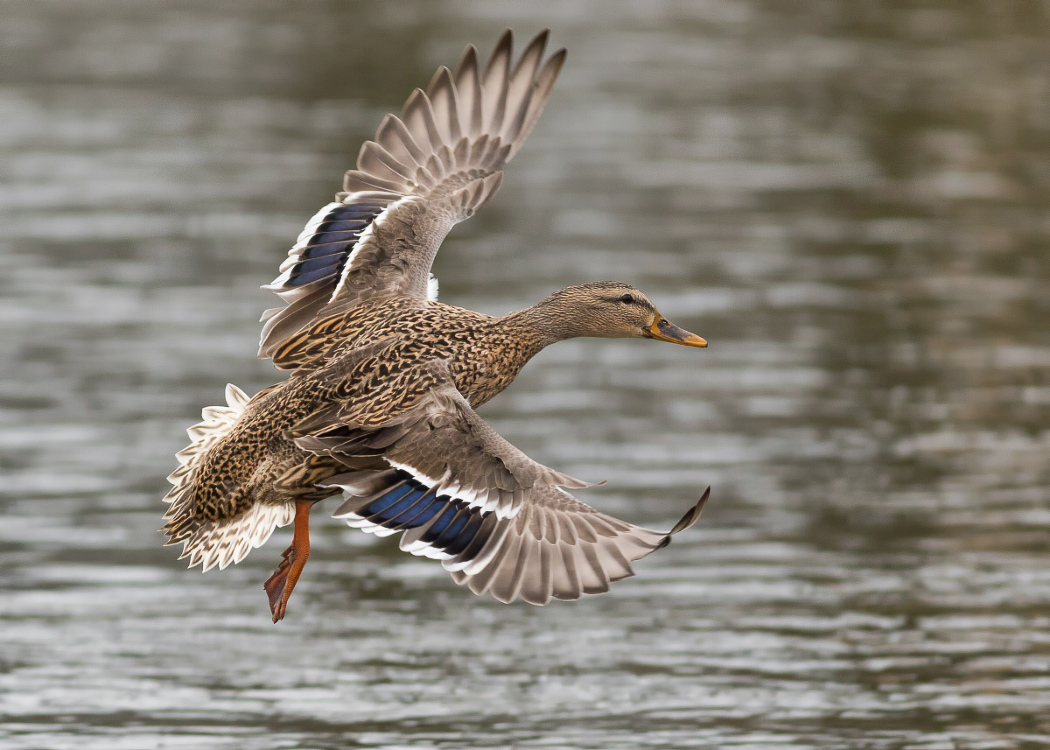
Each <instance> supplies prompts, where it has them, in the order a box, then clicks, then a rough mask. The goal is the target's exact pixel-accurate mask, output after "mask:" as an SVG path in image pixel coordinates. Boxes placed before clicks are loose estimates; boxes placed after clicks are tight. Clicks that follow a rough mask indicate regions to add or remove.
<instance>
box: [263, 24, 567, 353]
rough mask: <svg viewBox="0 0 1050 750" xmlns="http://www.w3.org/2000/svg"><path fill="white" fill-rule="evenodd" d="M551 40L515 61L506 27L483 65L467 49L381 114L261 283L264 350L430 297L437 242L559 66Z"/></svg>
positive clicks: (498, 175) (484, 197)
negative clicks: (392, 299) (390, 303)
mask: <svg viewBox="0 0 1050 750" xmlns="http://www.w3.org/2000/svg"><path fill="white" fill-rule="evenodd" d="M548 36H549V31H546V30H545V31H543V32H542V33H540V34H539V35H538V36H537V37H536V38H535V39H533V40H532V41H531V42H530V43H529V45H528V46H527V47H526V49H525V51H524V52H523V53H522V55H521V57H520V58H519V59H518V61H517V63H516V64H514V65H512V54H511V48H512V43H513V36H512V34H511V32H510V30H509V29H508V30H507V31H506V32H504V33H503V35H502V36H501V37H500V39H499V42H498V43H497V44H496V47H495V49H494V50H493V52H492V56H491V58H490V59H489V63H488V65H487V67H486V68H485V70H484V72H482V71H481V70H480V68H479V64H478V53H477V50H476V49H475V48H474V47H473V46H470V47H467V49H466V52H464V54H463V58H462V60H461V61H460V63H459V67H458V68H457V69H456V72H455V73H452V72H450V71H449V70H448V68H445V67H441V68H439V69H438V71H437V73H435V74H434V77H433V79H432V80H431V82H430V85H429V86H428V87H427V90H426V91H423V90H421V89H416V90H415V91H414V92H412V95H411V96H410V97H409V98H408V101H407V102H406V103H405V106H404V108H403V109H402V111H401V116H400V117H396V116H394V115H392V114H389V115H387V116H386V117H385V118H384V119H383V122H382V124H381V125H380V126H379V130H378V131H377V132H376V136H375V140H374V141H367V142H366V143H365V144H364V145H363V146H362V147H361V152H360V154H359V155H358V158H357V169H353V170H350V171H349V172H347V173H346V177H345V179H344V182H343V190H344V192H341V193H339V194H338V195H336V200H335V202H333V203H329V204H328V205H327V206H325V207H324V208H322V209H321V210H320V211H319V212H318V213H317V214H316V215H315V216H314V217H313V218H312V219H310V221H309V222H308V223H307V225H306V228H305V229H303V231H302V234H300V235H299V239H298V240H297V241H296V243H295V246H294V247H293V248H292V249H291V250H290V251H289V253H288V258H287V259H286V260H285V261H284V263H283V264H282V265H281V269H280V271H281V273H280V275H279V276H278V277H277V278H276V279H274V281H273V282H272V283H270V284H268V285H267V286H265V287H263V288H264V289H271V290H273V291H274V292H276V293H277V294H278V295H279V296H280V297H281V298H282V299H283V300H284V302H285V306H284V307H277V308H273V309H271V310H267V311H266V312H265V313H263V318H262V319H263V321H264V322H265V324H264V326H263V330H262V336H261V340H260V346H259V356H260V357H262V358H269V357H272V356H273V355H274V352H275V351H276V350H277V349H278V348H279V347H280V346H281V344H282V343H283V342H284V341H286V340H287V339H288V338H289V337H290V336H292V335H293V334H295V333H296V332H298V331H301V330H302V329H303V328H304V327H306V326H308V325H309V324H310V323H311V322H312V321H315V320H317V319H318V318H319V317H324V316H327V315H329V314H331V313H332V312H335V311H338V310H342V309H346V308H349V307H352V306H353V305H355V304H357V303H358V302H360V301H362V300H364V299H369V298H373V297H383V296H404V297H408V298H413V299H418V300H419V302H420V303H421V304H422V303H424V302H425V301H426V300H427V299H428V298H436V291H437V287H436V283H433V281H434V280H432V279H431V277H430V267H431V264H432V263H433V261H434V256H435V255H436V254H437V251H438V248H439V246H440V245H441V242H442V240H443V239H444V238H445V235H447V234H448V232H449V231H450V230H451V229H452V227H453V226H454V225H455V224H457V223H458V222H460V221H463V220H464V219H466V218H468V217H470V216H471V215H473V213H474V212H475V211H476V210H477V209H478V208H480V207H481V206H482V205H484V203H485V202H486V201H488V200H489V198H491V197H492V196H493V195H494V194H495V193H496V191H497V190H498V189H499V185H500V182H501V180H502V178H503V166H504V165H505V164H506V163H507V162H508V161H509V160H510V159H511V157H513V156H514V154H515V153H516V152H517V151H518V149H520V148H521V146H522V144H523V143H524V142H525V139H526V137H527V136H528V134H529V132H530V131H531V130H532V128H533V126H534V125H535V124H536V121H537V120H538V119H539V116H540V114H541V113H542V111H543V107H544V105H545V104H546V102H547V97H548V96H549V94H550V91H551V88H552V87H553V86H554V81H555V79H556V78H557V77H558V73H559V71H560V70H561V66H562V63H563V62H564V60H565V50H564V49H561V50H558V51H557V52H555V53H554V54H553V55H551V56H550V57H549V58H547V60H546V62H544V61H543V54H544V50H545V48H546V45H547V38H548Z"/></svg>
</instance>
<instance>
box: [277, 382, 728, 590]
mask: <svg viewBox="0 0 1050 750" xmlns="http://www.w3.org/2000/svg"><path fill="white" fill-rule="evenodd" d="M322 422H323V420H321V421H319V420H317V419H312V420H308V421H307V422H306V423H304V424H303V425H302V426H301V427H300V428H297V429H296V430H294V431H293V435H298V438H297V440H296V443H297V444H298V445H299V446H300V447H301V448H304V449H306V450H309V451H312V452H315V453H320V454H324V455H329V456H333V457H335V458H338V459H340V460H342V461H344V462H345V463H347V464H348V465H357V466H360V465H362V462H367V461H369V460H370V457H371V460H372V461H373V466H374V467H375V468H372V469H368V470H364V471H354V472H350V473H347V474H343V475H340V476H337V477H335V478H333V479H332V480H330V482H329V483H328V484H329V486H332V487H339V488H341V489H342V490H343V491H344V493H345V494H344V497H345V498H346V500H345V502H344V503H343V504H342V505H341V506H340V507H339V509H338V510H337V511H336V513H335V516H336V517H338V518H344V519H346V522H347V524H348V525H350V526H352V527H356V528H360V529H363V530H365V531H369V532H371V533H374V534H378V535H380V536H386V535H389V534H394V533H397V532H399V531H400V532H403V536H402V537H401V542H400V546H401V549H403V550H405V551H407V552H411V553H412V554H414V555H423V556H426V557H432V558H436V559H439V560H441V561H442V565H443V566H444V567H445V569H446V570H448V571H449V572H450V573H451V574H452V577H453V579H454V580H455V581H456V582H457V583H460V584H466V585H467V586H469V587H470V589H471V591H473V592H474V593H476V594H485V593H489V594H492V596H494V597H495V598H496V599H498V600H500V601H503V602H511V601H514V600H515V599H517V598H519V597H520V598H521V599H523V600H525V601H527V602H529V603H530V604H538V605H543V604H547V603H548V602H549V601H550V600H551V599H552V598H555V599H578V598H579V597H580V596H581V595H582V594H596V593H600V592H603V591H606V590H608V588H609V583H610V582H612V581H617V580H620V579H621V578H626V577H627V576H630V575H633V571H632V570H631V562H633V561H635V560H638V559H640V558H642V557H645V556H646V555H648V554H650V553H651V552H653V551H654V550H656V549H659V548H661V547H663V546H665V545H666V544H667V543H668V542H669V541H670V537H671V535H672V534H675V533H677V532H679V531H681V530H683V529H686V528H688V527H690V526H692V525H693V524H694V523H695V522H696V520H697V519H698V518H699V517H700V511H701V510H702V509H703V506H704V503H705V502H706V501H707V498H708V494H709V492H710V490H708V492H705V493H704V496H703V497H702V498H701V499H700V501H699V502H698V503H697V504H696V505H695V506H694V507H692V508H691V509H690V510H689V511H688V512H687V513H686V514H685V516H684V517H683V518H682V520H681V521H679V523H678V524H677V525H676V526H675V527H674V528H673V529H671V531H669V532H663V531H653V530H652V529H646V528H641V527H639V526H634V525H633V524H629V523H626V522H624V521H621V520H619V519H616V518H613V517H611V516H608V515H605V514H603V513H599V512H598V511H596V510H594V509H593V508H591V507H589V506H587V505H585V504H583V503H581V502H580V501H579V500H577V499H576V498H574V497H573V496H572V495H570V494H569V493H568V492H566V491H565V490H564V489H563V488H565V487H568V488H579V487H586V486H587V484H586V483H584V482H581V481H579V480H577V479H573V478H571V477H568V476H566V475H564V474H561V473H560V472H557V471H555V470H553V469H550V468H548V467H546V466H543V465H542V464H539V463H537V462H535V461H533V460H532V459H530V458H529V457H528V456H526V455H525V454H524V453H522V452H521V451H520V450H518V449H517V448H515V447H514V446H513V445H511V444H510V443H508V442H507V441H506V440H504V439H503V438H502V437H500V436H499V435H498V434H496V432H495V431H493V430H492V428H491V427H489V426H488V425H487V424H486V423H485V422H484V421H483V420H482V419H481V418H480V417H479V416H478V415H477V414H476V413H475V412H474V411H473V410H472V409H471V408H470V405H469V404H468V403H467V402H466V400H465V399H464V398H463V397H462V396H461V395H460V393H459V392H458V391H457V390H456V389H455V388H454V387H453V386H452V385H451V384H449V383H445V384H443V385H440V386H438V387H436V388H435V389H434V390H432V391H431V392H430V393H429V394H428V395H427V396H426V397H425V398H424V399H423V400H422V401H420V402H419V403H418V404H417V405H416V406H415V407H414V408H412V409H410V410H408V411H406V412H404V413H402V414H401V415H399V416H398V417H395V418H394V419H392V420H390V421H389V422H386V423H385V424H383V425H380V426H373V427H363V426H360V425H357V424H352V423H338V424H330V423H329V424H328V425H327V426H326V425H324V424H323V423H322Z"/></svg>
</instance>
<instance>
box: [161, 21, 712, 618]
mask: <svg viewBox="0 0 1050 750" xmlns="http://www.w3.org/2000/svg"><path fill="white" fill-rule="evenodd" d="M549 34H550V32H549V30H544V31H542V32H541V33H540V34H538V35H537V36H536V37H535V38H534V39H532V41H531V42H530V43H529V44H528V45H526V47H525V50H524V51H523V52H522V53H521V55H520V57H519V58H518V59H517V60H516V61H515V60H514V56H513V53H512V50H513V34H512V33H511V31H510V30H507V31H505V32H504V33H503V35H502V36H501V37H500V38H499V40H498V42H497V43H496V46H495V48H494V50H493V52H492V54H491V55H490V57H489V60H488V63H487V65H486V66H485V67H484V68H482V66H481V65H480V63H479V56H478V52H477V50H476V48H475V47H473V46H468V47H467V48H466V51H465V52H464V53H463V56H462V58H461V60H460V62H459V64H458V66H457V67H456V69H455V72H452V71H450V70H449V69H448V68H446V67H440V68H439V69H438V70H437V72H436V73H435V74H434V76H433V78H432V80H431V81H430V84H429V85H428V86H427V88H426V89H425V90H424V89H416V90H415V91H414V92H413V93H412V94H411V96H409V98H408V100H407V102H406V103H405V105H404V107H403V109H402V110H401V113H400V115H399V116H396V115H393V114H388V115H387V116H386V117H385V118H384V119H383V120H382V122H381V124H380V125H379V128H378V130H377V132H376V135H375V138H374V140H371V141H367V142H366V143H364V145H363V146H362V147H361V150H360V153H359V156H358V159H357V168H356V169H352V170H350V171H348V172H347V173H346V175H345V177H344V181H343V190H342V191H341V192H339V193H337V194H336V196H335V200H334V201H333V202H332V203H329V204H327V205H326V206H324V207H323V208H322V209H321V210H320V211H318V212H317V214H316V215H314V216H313V218H311V219H310V220H309V221H308V222H307V224H306V227H305V228H304V229H303V231H302V233H301V234H300V235H299V237H298V239H297V241H296V242H295V244H294V246H293V247H292V249H291V250H290V251H289V253H288V258H287V259H286V260H285V261H284V263H283V264H282V265H281V267H280V269H279V275H278V276H277V278H276V279H275V280H274V281H273V282H272V283H270V284H268V285H267V286H265V287H263V288H264V289H269V290H272V291H273V292H275V293H276V294H277V295H278V296H279V297H280V298H281V299H282V301H283V303H284V304H283V305H282V306H279V307H276V308H273V309H271V310H267V311H266V312H265V313H263V316H262V322H263V324H264V325H263V328H262V333H261V337H260V346H259V356H260V358H263V359H270V360H272V362H273V364H274V366H275V367H276V368H277V369H278V370H281V371H285V372H288V373H289V375H288V377H287V378H286V379H285V380H282V381H280V382H277V383H276V384H274V385H271V386H269V387H268V388H265V389H263V390H262V391H260V392H259V393H257V394H255V395H254V396H251V397H249V396H248V394H246V393H245V392H244V391H242V390H241V389H240V388H238V387H236V386H234V385H232V384H231V385H228V386H227V388H226V394H225V395H226V405H224V406H211V407H207V408H205V409H204V410H203V413H202V417H203V421H202V422H200V423H199V424H196V425H194V426H193V427H191V428H190V429H189V430H188V433H189V437H190V441H191V442H190V444H189V445H188V446H187V447H186V448H185V449H183V450H182V451H180V452H179V453H178V454H176V457H177V459H178V461H179V466H178V468H177V469H176V470H175V471H174V472H173V473H172V474H171V475H170V476H169V477H168V480H169V482H170V483H171V484H172V487H171V489H170V491H169V492H168V494H167V496H166V497H165V498H164V500H165V502H167V503H168V509H167V512H166V513H165V515H164V519H165V524H164V527H163V530H162V531H163V533H164V534H165V536H166V543H167V544H169V545H180V544H181V545H182V550H181V557H180V559H186V558H188V559H189V566H190V567H193V566H195V565H201V567H202V569H203V570H204V571H207V570H209V569H211V568H214V567H218V568H219V569H223V568H226V567H227V566H228V565H230V564H234V563H238V562H241V561H242V560H243V559H244V558H245V557H246V555H247V554H248V553H249V552H250V551H251V550H252V549H255V548H258V547H261V546H262V545H263V544H264V543H265V542H266V541H267V540H268V539H269V538H270V536H271V534H272V533H273V531H274V530H275V529H277V528H279V527H283V526H287V525H289V524H291V525H292V526H293V535H292V542H291V545H290V546H289V547H288V548H287V549H286V550H285V551H284V552H283V554H282V556H281V559H280V561H279V564H278V565H277V568H276V570H275V571H274V573H273V575H271V576H270V578H269V579H268V580H267V581H266V582H265V584H264V590H265V592H266V595H267V598H268V602H269V607H270V614H271V617H272V620H273V622H274V623H277V622H278V621H280V620H281V619H283V618H284V617H285V615H286V613H287V608H288V602H289V598H290V597H291V594H292V591H293V590H294V588H295V586H296V583H297V582H298V581H299V579H300V576H301V575H302V573H303V570H304V567H305V565H306V562H307V560H308V558H309V555H310V526H309V519H310V512H311V510H312V508H313V507H314V506H315V505H316V504H317V503H319V502H321V501H322V500H325V499H326V498H329V497H332V496H334V495H339V496H341V499H342V503H341V504H340V505H339V506H338V508H336V510H335V512H334V514H333V515H334V517H336V518H338V519H342V520H343V521H345V522H346V523H347V524H348V525H349V526H350V527H353V528H357V529H361V530H362V531H365V532H368V533H372V534H375V535H377V536H390V535H394V534H400V535H401V536H400V539H399V546H400V548H401V549H402V550H404V551H406V552H408V553H411V554H413V555H418V556H424V557H428V558H432V559H435V560H438V561H440V564H441V565H442V566H443V567H444V569H445V570H446V571H448V573H449V574H450V575H451V577H452V579H453V580H454V581H455V582H456V583H458V584H462V585H465V586H467V587H468V588H469V590H470V591H472V592H473V593H475V594H479V595H484V594H488V595H491V596H493V597H494V598H495V599H497V600H499V601H501V602H508V603H509V602H513V601H515V600H518V599H520V600H523V601H525V602H528V603H530V604H535V605H545V604H547V603H549V602H550V601H552V600H553V599H559V600H574V599H579V598H580V597H581V596H582V595H584V594H595V593H601V592H604V591H607V590H608V589H609V584H610V583H612V582H615V581H618V580H621V579H623V578H626V577H628V576H630V575H633V574H634V573H633V570H632V567H631V563H633V562H635V561H636V560H639V559H641V558H643V557H645V556H647V555H649V554H650V553H652V552H653V551H655V550H657V549H660V548H661V547H664V546H666V545H667V544H668V543H669V541H670V539H671V537H672V536H673V535H674V534H677V533H678V532H680V531H682V530H684V529H687V528H689V527H691V526H692V525H693V524H695V523H696V521H697V519H698V518H699V517H700V513H701V511H702V510H703V507H704V505H705V503H706V502H707V500H708V497H709V496H710V488H707V490H706V491H705V492H704V493H703V495H702V497H701V498H700V500H699V501H698V502H696V503H695V504H694V505H692V506H691V507H690V508H689V509H688V510H687V511H686V512H685V514H684V515H683V516H682V518H681V520H680V521H679V522H678V523H677V524H675V525H674V527H673V528H671V529H670V530H669V531H656V530H653V529H649V528H645V527H641V526H636V525H634V524H631V523H629V522H626V521H623V520H620V519H618V518H615V517H613V516H610V515H607V514H605V513H602V512H600V511H598V510H595V509H594V508H592V507H590V506H589V505H586V504H585V503H583V502H581V501H580V500H578V499H577V498H576V497H575V496H574V495H573V494H571V492H570V491H571V490H579V489H584V488H586V487H590V486H593V485H591V484H590V483H588V482H584V481H582V480H579V479H575V478H573V477H571V476H569V475H567V474H564V473H562V472H560V471H558V470H556V469H553V468H551V467H548V466H545V465H543V464H540V463H538V462H536V461H534V460H533V459H531V458H529V457H528V456H527V455H525V453H523V452H522V451H521V450H519V449H518V448H516V447H515V446H513V445H512V444H511V443H509V442H508V441H507V440H505V439H504V438H503V437H501V436H500V435H499V434H498V433H497V432H496V431H495V430H494V429H493V428H492V427H491V426H490V425H489V424H488V423H487V422H486V421H485V420H484V419H482V418H481V417H480V416H479V415H478V413H477V411H476V410H477V409H478V407H480V406H482V405H483V404H485V403H487V402H488V401H490V400H491V399H492V398H494V397H495V396H497V395H498V394H499V393H500V392H501V391H503V390H504V389H505V388H506V387H507V386H509V385H510V384H511V383H512V382H513V381H514V379H515V377H516V376H517V375H518V373H519V372H520V371H521V369H522V368H523V367H524V366H525V365H526V363H528V362H529V360H530V359H532V357H534V356H535V355H536V354H538V353H539V352H540V351H542V350H543V349H544V348H546V347H548V346H551V345H552V344H555V343H558V342H560V341H564V340H567V339H572V338H577V337H595V338H635V339H649V340H653V341H662V342H668V343H672V344H678V345H682V346H688V347H698V348H703V347H706V346H707V342H706V341H705V340H704V339H703V338H701V337H700V336H698V335H696V334H693V333H689V332H688V331H685V330H683V329H682V328H679V327H678V326H676V325H675V324H673V323H671V322H670V321H669V320H667V319H666V318H664V317H663V316H662V315H661V314H660V313H659V312H658V311H657V309H656V307H655V306H654V304H653V302H652V301H651V300H650V299H649V297H647V296H646V295H645V294H644V293H643V292H641V291H640V290H639V289H637V288H636V287H634V286H633V285H630V284H627V283H624V282H619V281H595V282H591V283H586V284H580V285H576V286H570V287H568V288H565V289H561V290H559V291H556V292H554V293H553V294H551V295H550V296H548V297H547V298H546V299H544V300H542V301H541V302H539V303H538V304H536V305H533V306H532V307H529V308H526V309H524V310H520V311H517V312H512V313H509V314H507V315H504V316H490V315H485V314H482V313H479V312H475V311H472V310H468V309H465V308H462V307H457V306H455V305H450V304H447V303H444V302H439V301H438V299H437V293H438V286H437V281H436V279H434V277H433V275H432V274H431V266H432V263H433V261H434V258H435V256H436V254H437V252H438V249H439V247H440V245H441V243H442V241H443V240H444V238H445V236H446V235H447V234H448V233H449V231H450V230H451V229H452V227H453V226H454V225H455V224H457V223H459V222H461V221H463V220H465V219H467V218H469V217H470V216H472V215H473V214H474V213H475V212H476V211H477V210H478V209H479V208H481V207H482V206H484V205H485V204H486V203H487V202H488V201H489V200H491V199H492V197H493V195H495V194H496V192H497V190H498V189H499V187H500V184H501V182H502V178H503V169H504V167H505V165H506V164H507V162H509V161H510V159H511V158H512V157H513V156H514V155H515V154H516V153H517V151H518V150H519V149H520V148H521V146H522V144H523V143H524V141H525V139H526V138H527V136H528V135H529V133H530V131H531V130H532V129H533V126H534V125H535V124H536V122H537V120H538V119H539V117H540V114H541V113H542V111H543V109H544V106H545V104H546V102H547V99H548V97H549V95H550V92H551V90H552V87H553V86H554V83H555V80H556V79H557V77H558V74H559V72H560V70H561V68H562V65H563V63H564V61H565V56H566V51H565V50H564V49H559V50H557V51H555V52H554V53H553V54H551V55H549V56H546V57H545V50H546V48H547V44H548V39H549Z"/></svg>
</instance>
